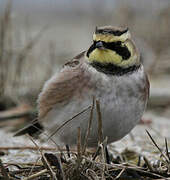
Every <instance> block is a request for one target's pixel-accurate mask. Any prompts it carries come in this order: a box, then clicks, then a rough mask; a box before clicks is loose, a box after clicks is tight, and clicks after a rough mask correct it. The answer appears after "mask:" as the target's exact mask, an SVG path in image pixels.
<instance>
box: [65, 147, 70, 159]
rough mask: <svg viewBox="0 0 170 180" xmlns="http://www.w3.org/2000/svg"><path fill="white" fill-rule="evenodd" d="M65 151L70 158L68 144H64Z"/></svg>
mask: <svg viewBox="0 0 170 180" xmlns="http://www.w3.org/2000/svg"><path fill="white" fill-rule="evenodd" d="M66 151H67V155H68V157H69V158H70V157H71V156H70V148H69V145H68V144H66Z"/></svg>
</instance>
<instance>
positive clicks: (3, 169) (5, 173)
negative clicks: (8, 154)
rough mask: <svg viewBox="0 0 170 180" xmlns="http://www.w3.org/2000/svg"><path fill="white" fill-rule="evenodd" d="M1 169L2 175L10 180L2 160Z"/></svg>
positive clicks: (0, 162)
mask: <svg viewBox="0 0 170 180" xmlns="http://www.w3.org/2000/svg"><path fill="white" fill-rule="evenodd" d="M0 169H1V173H2V175H3V176H4V178H5V179H6V180H9V176H8V172H7V170H6V169H5V167H4V165H3V163H2V161H1V159H0Z"/></svg>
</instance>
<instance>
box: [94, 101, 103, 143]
mask: <svg viewBox="0 0 170 180" xmlns="http://www.w3.org/2000/svg"><path fill="white" fill-rule="evenodd" d="M96 110H97V115H98V138H99V139H98V142H99V144H101V143H102V142H103V128H102V127H103V126H102V114H101V110H100V102H99V101H98V100H96Z"/></svg>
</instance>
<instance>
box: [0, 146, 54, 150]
mask: <svg viewBox="0 0 170 180" xmlns="http://www.w3.org/2000/svg"><path fill="white" fill-rule="evenodd" d="M38 149H39V148H37V147H35V146H23V147H19V146H13V147H9V146H6V147H2V146H1V147H0V151H7V150H35V151H37V150H38ZM40 150H44V151H56V150H57V148H52V147H40Z"/></svg>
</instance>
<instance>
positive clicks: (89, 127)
mask: <svg viewBox="0 0 170 180" xmlns="http://www.w3.org/2000/svg"><path fill="white" fill-rule="evenodd" d="M94 104H95V97H93V102H92V107H91V111H90V117H89V121H88V126H87V131H86V137H85V140H84V146H83V152H82V154H85V152H86V147H87V143H88V138H89V136H90V131H91V124H92V119H93V111H94Z"/></svg>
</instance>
